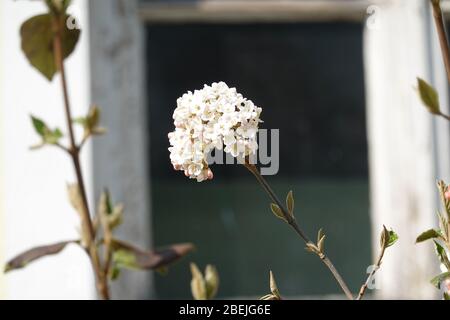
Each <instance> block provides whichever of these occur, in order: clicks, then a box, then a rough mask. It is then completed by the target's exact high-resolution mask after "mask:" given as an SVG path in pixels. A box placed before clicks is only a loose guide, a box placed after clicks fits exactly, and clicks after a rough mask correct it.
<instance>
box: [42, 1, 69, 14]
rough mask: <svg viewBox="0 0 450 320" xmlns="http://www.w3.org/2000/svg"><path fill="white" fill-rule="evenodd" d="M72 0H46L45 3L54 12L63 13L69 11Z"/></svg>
mask: <svg viewBox="0 0 450 320" xmlns="http://www.w3.org/2000/svg"><path fill="white" fill-rule="evenodd" d="M71 2H72V1H71V0H45V3H46V5H47V7H48V9H49V10H50V12H52V13H53V14H62V13H65V12H66V11H67V8H68V7H69V5H70V3H71Z"/></svg>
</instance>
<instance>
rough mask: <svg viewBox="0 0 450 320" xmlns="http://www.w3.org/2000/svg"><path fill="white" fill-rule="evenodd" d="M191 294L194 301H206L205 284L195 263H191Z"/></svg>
mask: <svg viewBox="0 0 450 320" xmlns="http://www.w3.org/2000/svg"><path fill="white" fill-rule="evenodd" d="M191 274H192V280H191V292H192V296H193V297H194V299H195V300H207V298H208V297H207V293H206V282H205V278H204V277H203V274H202V272H201V271H200V269H199V268H198V267H197V265H196V264H195V263H191Z"/></svg>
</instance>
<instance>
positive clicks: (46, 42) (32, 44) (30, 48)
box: [20, 14, 80, 81]
mask: <svg viewBox="0 0 450 320" xmlns="http://www.w3.org/2000/svg"><path fill="white" fill-rule="evenodd" d="M68 18H69V16H68V15H64V16H62V17H59V18H56V17H55V16H53V15H52V14H42V15H38V16H35V17H33V18H31V19H29V20H27V21H25V22H24V23H23V24H22V27H21V28H20V35H21V38H22V51H23V52H24V53H25V56H26V57H27V59H28V61H29V62H30V63H31V65H32V66H33V67H35V68H36V69H37V70H38V71H39V72H40V73H41V74H42V75H44V76H45V77H46V78H47V79H48V80H49V81H51V80H52V79H53V76H54V75H55V74H56V72H57V71H58V67H57V64H56V62H55V53H54V47H53V42H54V39H55V23H59V24H60V28H61V30H62V32H61V39H62V55H63V59H66V58H67V57H68V56H70V54H71V53H72V52H73V51H74V50H75V47H76V44H77V42H78V39H79V37H80V30H78V29H73V30H69V29H68V28H67V26H66V24H65V21H66V20H67V19H68Z"/></svg>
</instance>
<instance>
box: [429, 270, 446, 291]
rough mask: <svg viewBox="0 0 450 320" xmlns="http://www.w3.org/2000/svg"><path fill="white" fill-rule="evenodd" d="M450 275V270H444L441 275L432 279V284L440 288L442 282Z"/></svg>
mask: <svg viewBox="0 0 450 320" xmlns="http://www.w3.org/2000/svg"><path fill="white" fill-rule="evenodd" d="M449 277H450V272H444V273H441V274H440V275H438V276H436V277H434V278H433V279H431V281H430V282H431V284H432V285H433V286H435V287H436V288H438V289H440V288H441V282H442V281H444V280H445V279H447V278H449Z"/></svg>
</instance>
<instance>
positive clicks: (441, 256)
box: [433, 240, 450, 270]
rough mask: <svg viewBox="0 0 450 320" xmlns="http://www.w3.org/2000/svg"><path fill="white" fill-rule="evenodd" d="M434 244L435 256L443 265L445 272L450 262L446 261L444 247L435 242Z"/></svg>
mask: <svg viewBox="0 0 450 320" xmlns="http://www.w3.org/2000/svg"><path fill="white" fill-rule="evenodd" d="M433 242H434V248H435V250H436V255H437V256H438V258H439V261H440V262H441V263H443V264H444V265H445V267H446V268H447V270H450V261H449V260H448V256H447V252H446V251H445V249H444V247H442V246H441V245H440V244H439V243H438V242H437V241H435V240H434V241H433Z"/></svg>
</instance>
